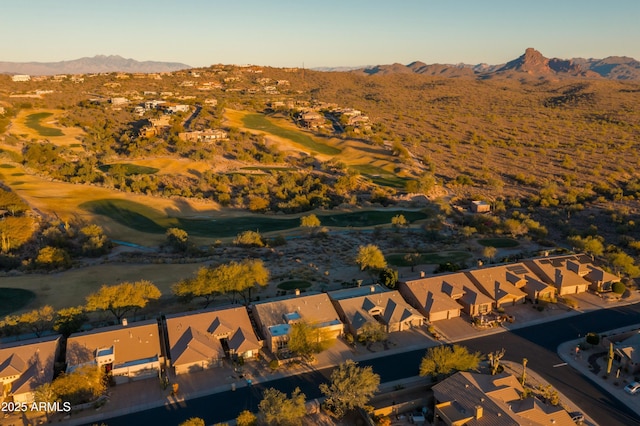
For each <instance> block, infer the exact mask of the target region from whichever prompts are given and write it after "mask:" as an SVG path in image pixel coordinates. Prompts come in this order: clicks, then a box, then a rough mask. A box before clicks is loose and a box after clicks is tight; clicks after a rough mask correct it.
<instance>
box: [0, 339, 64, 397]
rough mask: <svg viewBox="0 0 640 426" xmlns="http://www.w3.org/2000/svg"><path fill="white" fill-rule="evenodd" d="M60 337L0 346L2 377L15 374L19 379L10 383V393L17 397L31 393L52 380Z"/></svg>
mask: <svg viewBox="0 0 640 426" xmlns="http://www.w3.org/2000/svg"><path fill="white" fill-rule="evenodd" d="M59 343H60V336H59V335H56V336H47V337H42V338H39V339H30V340H24V341H20V342H13V343H8V344H4V345H2V346H0V366H1V367H0V369H1V371H2V375H1V376H2V377H7V376H11V375H14V374H10V373H15V374H19V375H20V378H19V379H18V380H16V381H15V382H13V383H12V386H11V392H12V393H13V394H15V395H19V394H22V393H26V392H33V391H34V390H35V389H36V388H37V387H38V386H40V385H41V384H43V383H46V382H51V380H53V367H54V363H55V357H56V353H57V351H58V345H59Z"/></svg>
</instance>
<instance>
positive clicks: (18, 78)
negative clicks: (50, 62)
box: [11, 74, 31, 81]
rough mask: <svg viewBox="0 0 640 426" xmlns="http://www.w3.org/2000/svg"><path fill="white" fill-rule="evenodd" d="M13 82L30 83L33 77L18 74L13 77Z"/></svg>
mask: <svg viewBox="0 0 640 426" xmlns="http://www.w3.org/2000/svg"><path fill="white" fill-rule="evenodd" d="M11 80H12V81H29V80H31V76H30V75H27V74H16V75H13V76H11Z"/></svg>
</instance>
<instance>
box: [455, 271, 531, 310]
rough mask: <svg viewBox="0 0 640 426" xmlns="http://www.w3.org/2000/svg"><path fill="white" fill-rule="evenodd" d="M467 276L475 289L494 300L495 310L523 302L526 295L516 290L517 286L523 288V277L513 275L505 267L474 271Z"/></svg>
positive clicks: (518, 289)
mask: <svg viewBox="0 0 640 426" xmlns="http://www.w3.org/2000/svg"><path fill="white" fill-rule="evenodd" d="M512 266H513V265H512ZM467 275H468V276H469V278H470V279H471V281H473V283H474V284H475V285H476V287H478V288H479V289H480V290H481V291H482V292H483V293H484V294H486V295H487V296H489V297H490V298H491V299H493V300H494V302H495V306H496V307H497V308H501V307H505V306H513V305H516V304H518V303H524V302H525V297H526V296H527V295H526V293H525V292H524V291H522V290H520V288H518V285H520V286H521V287H524V284H525V281H524V277H522V278H521V277H520V276H519V275H517V274H514V273H513V272H511V271H509V270H508V269H507V268H506V267H505V266H494V267H488V268H481V269H474V270H471V271H468V272H467Z"/></svg>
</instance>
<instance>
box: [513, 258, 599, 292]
mask: <svg viewBox="0 0 640 426" xmlns="http://www.w3.org/2000/svg"><path fill="white" fill-rule="evenodd" d="M589 260H590V259H589V258H588V257H587V256H576V255H570V256H556V257H545V258H537V259H530V260H526V261H525V264H527V266H530V267H531V269H532V270H533V271H534V272H536V274H537V275H538V276H540V278H542V280H543V281H545V282H546V283H548V284H551V285H554V286H555V287H557V288H558V289H560V288H563V287H574V286H586V285H588V284H589V282H588V281H587V280H586V279H584V278H583V277H582V276H581V275H580V274H578V273H576V272H575V271H572V270H570V269H569V268H568V267H567V262H575V263H577V264H579V265H585V264H586V263H587V262H588V261H589ZM584 270H585V273H586V269H584ZM558 281H560V284H558Z"/></svg>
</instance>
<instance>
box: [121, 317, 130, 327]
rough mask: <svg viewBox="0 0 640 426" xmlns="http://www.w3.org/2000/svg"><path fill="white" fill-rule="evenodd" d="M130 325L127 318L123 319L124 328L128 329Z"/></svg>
mask: <svg viewBox="0 0 640 426" xmlns="http://www.w3.org/2000/svg"><path fill="white" fill-rule="evenodd" d="M128 325H129V321H127V319H126V318H122V326H123V327H126V326H128Z"/></svg>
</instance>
